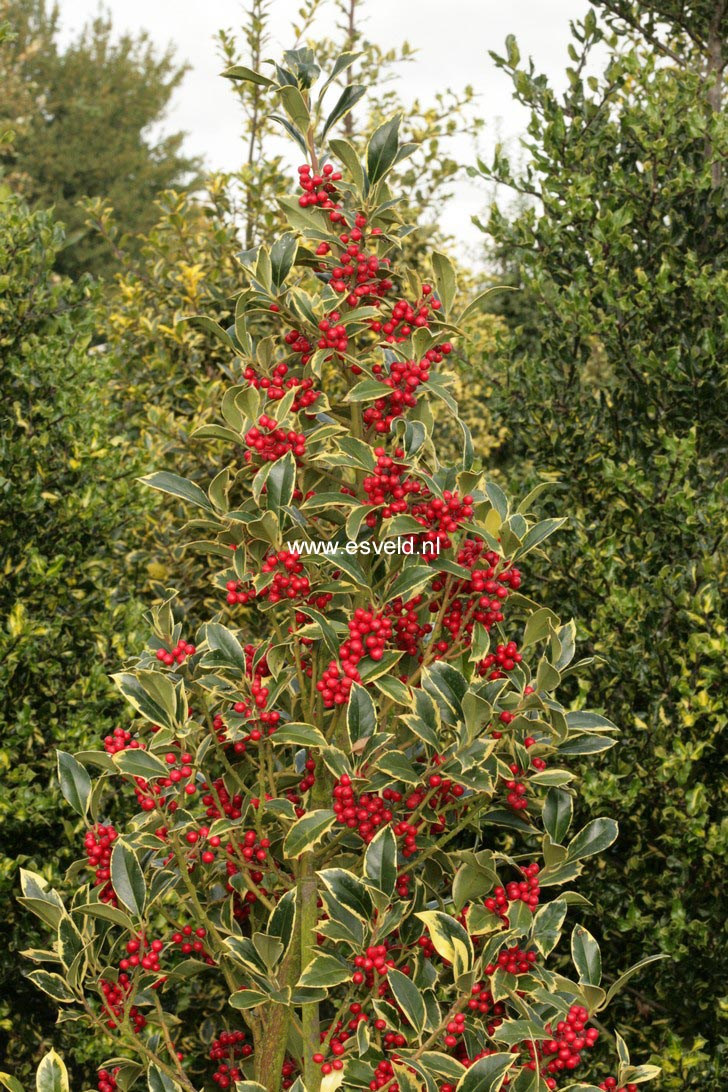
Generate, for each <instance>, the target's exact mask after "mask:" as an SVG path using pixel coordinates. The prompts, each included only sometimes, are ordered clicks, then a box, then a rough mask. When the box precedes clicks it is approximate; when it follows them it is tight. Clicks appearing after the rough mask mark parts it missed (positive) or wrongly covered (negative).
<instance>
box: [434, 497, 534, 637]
mask: <svg viewBox="0 0 728 1092" xmlns="http://www.w3.org/2000/svg"><path fill="white" fill-rule="evenodd" d="M464 499H465V500H467V498H464ZM484 551H485V546H484V543H483V542H481V541H479V540H476V539H466V540H465V542H464V543H463V544H462V546H461V547H460V549H459V550H458V553H457V556H456V561H457V563H458V564H459V565H462V566H463V567H464V568H468V569H470V570H471V576H470V579H468V580H465V579H463V580H461V581H458V582H456V584H455V585H454V586H451V588H450V599H449V602H448V604H447V608H446V610H445V613H444V615H443V618H442V627H443V629H444V630H445V631H446V634H447V636H445V635H443V636H442V637H440V638H439V639H438V641H437V642H436V643H435V649H436V651H437V653H439V654H444V653H445V652H447V651H448V649H449V647H450V644H451V643H455V642H457V641H462V642H463V644H465V645H469V644H470V641H471V639H472V633H473V627H474V625H475V623H476V622H478V623H480V624H481V625H482V626H484V627H485V629H488V630H489V629H490V628H491V627H492V626H493V625H494V624H495V623H497V622H502V621H503V610H502V607H503V601H504V600H505V599H507V598H508V596H509V594H510V593H511V591H515V590H516V589H517V588H519V587H520V585H521V574H520V572H519V570H518V569H516V568H515V567H513V566H512V565H508V564H507V565H506V566H505V568H504V569H503V570H502V571H501V572H498V565H499V563H500V558H499V557H498V555H497V554H496V553H495V552H494V551H487V552H484ZM484 566H487V567H484ZM446 580H447V578H446V577H445V576H443V575H442V574H438V575H437V576H436V577H435V579H434V580H433V583H432V590H433V592H440V591H444V590H445V586H446ZM440 606H441V604H440V602H439V600H437V599H436V600H434V601H433V602H432V603H431V604H430V610H431V611H433V612H435V611H438V610H440Z"/></svg>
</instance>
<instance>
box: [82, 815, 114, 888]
mask: <svg viewBox="0 0 728 1092" xmlns="http://www.w3.org/2000/svg"><path fill="white" fill-rule="evenodd" d="M118 837H119V835H118V833H117V831H116V830H115V829H114V827H113V826H112V825H111V824H110V823H107V824H102V823H97V824H96V826H95V827H93V829H92V830H89V831H87V832H86V835H85V837H84V840H83V844H84V847H85V849H86V857H87V860H88V863H89V865H90V867H91V868H93V869H94V870H95V876H94V887H98V888H99V889H100V890H99V892H98V897H99V901H100V902H108V903H110V905H112V906H118V903H117V899H116V892H115V891H114V888H113V887H112V884H111V850H112V846H113V844H114V842H115V841H116V839H117V838H118Z"/></svg>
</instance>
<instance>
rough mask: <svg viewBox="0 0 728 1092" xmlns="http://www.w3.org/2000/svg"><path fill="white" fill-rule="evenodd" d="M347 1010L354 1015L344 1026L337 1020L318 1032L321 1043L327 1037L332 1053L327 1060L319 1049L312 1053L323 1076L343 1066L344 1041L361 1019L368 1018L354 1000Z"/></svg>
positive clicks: (352, 1032) (353, 1031)
mask: <svg viewBox="0 0 728 1092" xmlns="http://www.w3.org/2000/svg"><path fill="white" fill-rule="evenodd" d="M349 1011H350V1012H352V1013H354V1016H353V1017H352V1019H350V1020H349V1021H348V1023H347V1026H346V1027H344V1025H343V1023H342V1022H341V1020H337V1022H336V1023H335V1024H334V1025H333V1027H331V1028H329V1029H328V1030H322V1031H321V1032H320V1033H319V1037H320V1040H321V1044H322V1045H323V1044H324V1042H325V1041H326V1040H327V1039H328V1043H329V1046H328V1049H329V1050H330V1051H331V1054H332V1055H333V1059H332V1060H331V1061H327V1059H326V1056H325V1055H324V1054H322V1053H321V1051H317V1052H316V1053H315V1054H314V1055H313V1060H314V1062H315V1063H316V1065H320V1066H321V1072H322V1074H323V1075H324V1077H326V1076H327V1075H328V1074H329V1073H332V1072H333V1071H335V1070H336V1071H338V1070H341V1069H343V1068H344V1063H343V1062H342V1060H341V1055H342V1054H343V1053H344V1052H345V1050H346V1041H347V1039H350V1038H351V1036H352V1034H354V1033H356V1029H357V1026H358V1025H359V1024H360V1023H361V1021H362V1020H364V1021H366V1020H368V1017H367V1016H365V1015H364V1013H362V1011H361V1005H358V1004H356V1002H354V1004H352V1005H350V1006H349Z"/></svg>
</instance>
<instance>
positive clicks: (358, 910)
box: [319, 868, 372, 922]
mask: <svg viewBox="0 0 728 1092" xmlns="http://www.w3.org/2000/svg"><path fill="white" fill-rule="evenodd" d="M319 877H320V879H321V880H322V882H323V883H324V884H325V886H326V888H327V889H328V890H329V891H330V892H331V894H332V895H333V897H334V898H335V899H336V901H337V902H338V903H339V904H340V905H341V906H343V907H344V908H345V909H346V910H349V911H350V912H351V913H352V914H354V915H356V917H358V918H360V919H361V920H362V921H365V922H368V921H369V918H370V916H371V913H372V896H371V895H370V893H369V891H368V889H367V888H366V887H365V886H364V884H363V883H362V882H361V880H360V879H358V877H357V876H355V875H354V874H353V872H347V871H346V869H344V868H326V869H324V870H323V871H322V872H319Z"/></svg>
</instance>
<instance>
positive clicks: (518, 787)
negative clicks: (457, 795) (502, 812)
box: [493, 714, 547, 812]
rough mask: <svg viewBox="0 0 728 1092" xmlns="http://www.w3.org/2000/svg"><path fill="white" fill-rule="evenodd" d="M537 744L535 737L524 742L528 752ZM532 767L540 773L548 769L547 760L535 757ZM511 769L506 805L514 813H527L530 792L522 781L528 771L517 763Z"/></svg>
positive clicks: (529, 737) (506, 782)
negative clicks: (528, 793)
mask: <svg viewBox="0 0 728 1092" xmlns="http://www.w3.org/2000/svg"><path fill="white" fill-rule="evenodd" d="M501 719H503V714H501ZM495 734H496V733H493V735H495ZM535 742H536V740H535V739H534V738H533V736H526V738H525V739H524V741H523V745H524V747H525V748H526V750H528V749H529V748H531V747H533V745H534V744H535ZM531 766H532V767H533V769H534V770H536V771H538V772H539V773H540V772H541V771H542V770H545V769H546V766H547V763H546V759H545V758H536V757H534V758H532V759H531ZM509 769H510V771H511V774H512V775H513V776H512V777H511V778H508V779H506V780H505V781H504V787H505V789H506V793H507V795H506V803H507V805H508V807H509V808H510V809H511V810H512V811H516V812H518V811H525V810H526V808H527V807H528V797H527V795H526V794H527V792H528V786H527V784H526V782H525V780H522V779H523V778H525V777H526V776H527V775H526V771H525V770H523V769H522V768H521V767H520V766H517V765H516V764H515V763H511V765H510V766H509Z"/></svg>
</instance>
